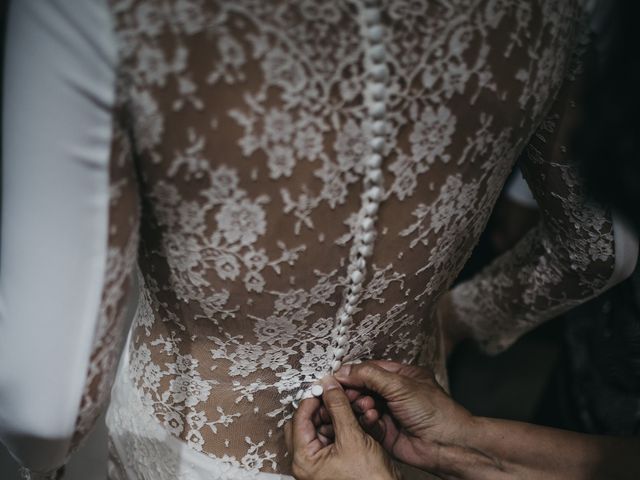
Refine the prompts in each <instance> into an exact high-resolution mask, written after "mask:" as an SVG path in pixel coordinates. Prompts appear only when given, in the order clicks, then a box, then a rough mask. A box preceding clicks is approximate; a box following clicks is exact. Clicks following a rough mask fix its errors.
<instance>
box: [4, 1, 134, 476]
mask: <svg viewBox="0 0 640 480" xmlns="http://www.w3.org/2000/svg"><path fill="white" fill-rule="evenodd" d="M109 22H110V21H109V11H108V9H107V7H106V3H104V4H103V2H100V1H91V2H85V1H80V0H78V1H69V0H51V1H46V2H42V1H39V0H21V1H19V2H13V3H12V4H11V6H10V10H9V21H8V22H7V23H8V32H7V50H6V51H7V54H6V68H5V79H4V84H5V85H4V93H3V118H4V125H3V141H4V144H3V172H2V230H1V233H2V237H1V250H0V254H1V257H0V260H1V262H2V269H1V271H0V295H1V303H0V306H1V311H0V313H1V316H0V439H1V440H2V441H3V442H4V443H5V444H6V446H7V447H8V448H9V450H10V452H11V453H12V454H13V455H14V456H15V457H16V459H17V460H18V461H19V462H20V463H21V464H22V465H24V467H26V468H23V470H22V471H23V476H24V477H25V478H55V474H54V473H53V472H54V471H55V470H56V469H57V468H58V467H59V466H60V465H62V464H63V463H64V462H65V460H66V458H67V456H68V455H69V452H70V451H71V450H72V449H73V446H74V445H75V444H76V443H77V442H79V440H80V439H81V438H82V437H83V436H84V434H85V433H87V432H88V430H89V429H90V427H91V426H92V424H93V422H94V421H95V419H96V418H97V416H98V414H99V413H100V408H101V406H102V404H103V403H104V400H105V399H106V398H107V396H108V393H109V387H110V383H111V377H112V374H113V370H114V369H115V366H116V363H117V360H118V357H119V343H120V342H119V340H120V339H121V338H122V336H123V333H124V332H123V328H122V324H123V317H124V312H125V310H126V308H125V306H126V303H127V301H126V296H127V292H128V289H129V278H130V275H129V273H130V271H131V267H132V264H133V262H134V257H135V251H136V242H137V226H136V225H137V207H136V206H137V194H136V186H135V185H136V184H135V178H134V176H133V169H132V168H131V162H130V161H128V159H127V153H126V152H128V151H129V150H128V149H127V148H125V147H124V145H125V144H126V136H124V135H123V134H122V133H121V132H120V130H119V128H118V122H117V121H114V118H115V117H114V114H113V112H114V111H115V107H114V103H115V92H114V84H115V71H114V63H115V56H116V53H115V50H116V49H115V45H112V43H111V34H110V32H109V25H110V23H109ZM120 152H122V153H120ZM36 472H37V473H36Z"/></svg>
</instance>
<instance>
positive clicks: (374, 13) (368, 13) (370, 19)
mask: <svg viewBox="0 0 640 480" xmlns="http://www.w3.org/2000/svg"><path fill="white" fill-rule="evenodd" d="M362 17H363V18H364V22H365V23H366V24H367V25H374V24H376V23H379V22H380V10H378V9H377V8H365V10H364V11H363V12H362Z"/></svg>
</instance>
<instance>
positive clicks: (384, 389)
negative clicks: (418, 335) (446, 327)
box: [334, 361, 473, 472]
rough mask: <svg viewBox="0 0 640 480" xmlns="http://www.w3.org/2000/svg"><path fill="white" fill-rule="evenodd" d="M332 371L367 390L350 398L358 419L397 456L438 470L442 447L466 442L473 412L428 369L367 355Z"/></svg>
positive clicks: (348, 383)
mask: <svg viewBox="0 0 640 480" xmlns="http://www.w3.org/2000/svg"><path fill="white" fill-rule="evenodd" d="M335 377H336V379H338V381H340V383H342V384H343V385H345V386H348V387H351V388H354V389H360V390H361V391H363V392H367V391H368V392H370V393H371V396H368V395H366V394H365V395H364V396H362V397H361V398H358V399H356V400H355V401H354V404H355V409H356V410H357V411H360V412H361V416H360V423H361V424H362V426H363V427H364V429H365V430H366V431H367V432H368V433H369V434H370V435H371V436H372V437H373V438H375V439H376V440H378V441H379V442H380V443H381V444H382V446H383V447H384V448H385V450H387V451H388V452H389V453H391V454H392V455H393V456H394V457H395V458H396V459H398V460H400V461H402V462H404V463H408V464H409V465H413V466H415V467H418V468H421V469H423V470H427V471H431V472H437V471H439V470H440V468H441V467H442V465H439V459H440V453H441V452H440V449H441V448H442V447H446V446H449V445H464V444H465V431H466V429H467V428H468V427H469V426H470V425H471V424H472V423H473V417H472V416H471V414H470V413H469V412H468V411H467V410H465V409H464V408H463V407H461V406H460V405H458V404H456V403H455V402H454V401H453V400H452V399H451V398H450V397H449V396H448V395H447V394H446V393H445V392H444V391H443V390H442V388H440V386H439V385H438V384H437V383H436V381H435V379H434V377H433V374H432V373H431V372H430V371H429V370H427V369H424V368H420V367H413V366H409V365H403V364H399V363H395V362H386V361H369V362H364V363H362V364H359V365H347V366H344V367H342V369H340V370H339V371H338V372H337V373H336V375H335ZM374 397H378V398H381V399H382V401H383V404H384V408H380V407H378V406H375V405H374V403H375V402H374ZM334 428H336V422H334Z"/></svg>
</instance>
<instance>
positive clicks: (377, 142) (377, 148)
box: [369, 137, 384, 153]
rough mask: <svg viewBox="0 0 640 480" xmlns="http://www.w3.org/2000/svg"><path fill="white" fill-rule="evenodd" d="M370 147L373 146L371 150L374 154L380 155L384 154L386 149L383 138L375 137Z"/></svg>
mask: <svg viewBox="0 0 640 480" xmlns="http://www.w3.org/2000/svg"><path fill="white" fill-rule="evenodd" d="M369 145H371V149H372V150H373V151H374V152H377V153H380V152H382V149H383V148H384V138H383V137H373V138H372V139H371V141H370V142H369Z"/></svg>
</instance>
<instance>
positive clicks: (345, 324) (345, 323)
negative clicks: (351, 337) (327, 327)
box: [334, 316, 353, 337]
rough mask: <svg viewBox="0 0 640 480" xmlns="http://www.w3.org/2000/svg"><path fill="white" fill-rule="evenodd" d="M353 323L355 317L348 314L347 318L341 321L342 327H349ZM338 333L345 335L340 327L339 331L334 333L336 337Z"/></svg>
mask: <svg viewBox="0 0 640 480" xmlns="http://www.w3.org/2000/svg"><path fill="white" fill-rule="evenodd" d="M352 323H353V318H351V316H348V317H347V318H346V319H344V320H342V321H341V322H340V326H341V327H348V326H349V325H351V324H352ZM337 335H344V333H340V329H338V331H337V332H336V334H335V335H334V337H335V336H337Z"/></svg>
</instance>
